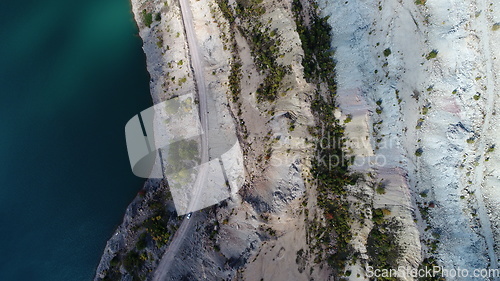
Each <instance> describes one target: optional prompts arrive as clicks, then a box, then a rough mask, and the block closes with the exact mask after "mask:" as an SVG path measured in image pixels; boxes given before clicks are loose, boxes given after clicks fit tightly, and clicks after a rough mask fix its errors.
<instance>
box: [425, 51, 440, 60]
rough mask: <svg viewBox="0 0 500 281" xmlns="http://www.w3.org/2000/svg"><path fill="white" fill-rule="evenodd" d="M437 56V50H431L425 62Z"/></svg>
mask: <svg viewBox="0 0 500 281" xmlns="http://www.w3.org/2000/svg"><path fill="white" fill-rule="evenodd" d="M437 55H438V51H437V50H432V51H431V52H430V53H429V54H428V55H427V56H426V57H425V58H426V59H427V60H430V59H434V58H436V57H437Z"/></svg>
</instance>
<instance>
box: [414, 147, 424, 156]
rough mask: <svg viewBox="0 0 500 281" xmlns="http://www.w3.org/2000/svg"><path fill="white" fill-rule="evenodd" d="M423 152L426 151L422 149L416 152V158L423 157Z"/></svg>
mask: <svg viewBox="0 0 500 281" xmlns="http://www.w3.org/2000/svg"><path fill="white" fill-rule="evenodd" d="M423 152H424V150H423V149H422V148H419V149H417V150H415V156H417V157H419V156H422V153H423Z"/></svg>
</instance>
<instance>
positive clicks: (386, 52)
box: [384, 48, 391, 57]
mask: <svg viewBox="0 0 500 281" xmlns="http://www.w3.org/2000/svg"><path fill="white" fill-rule="evenodd" d="M390 55H391V49H390V48H387V49H385V50H384V56H386V57H388V56H390Z"/></svg>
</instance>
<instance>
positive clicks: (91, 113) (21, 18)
mask: <svg viewBox="0 0 500 281" xmlns="http://www.w3.org/2000/svg"><path fill="white" fill-rule="evenodd" d="M0 22H1V25H0V38H1V39H0V128H1V130H2V131H1V133H0V159H1V161H0V280H6V281H10V280H29V281H34V280H47V281H49V280H50V281H58V280H61V281H63V280H64V281H70V280H91V279H92V278H93V276H94V272H95V268H96V266H97V264H98V262H99V258H100V256H101V254H102V251H103V249H104V246H105V243H106V240H107V239H108V238H109V237H110V236H111V235H112V233H113V230H114V229H115V228H116V226H117V225H118V224H119V223H120V222H121V219H122V216H123V214H124V212H125V208H126V206H127V205H128V203H129V202H130V201H131V200H132V199H133V197H134V196H135V194H136V193H137V191H138V190H139V189H140V188H141V186H142V184H143V179H139V178H136V177H134V176H133V174H132V173H131V171H130V167H129V163H128V158H127V150H126V146H125V137H124V126H125V123H126V122H127V121H128V119H129V118H131V117H133V116H134V115H135V114H136V113H138V112H139V111H141V110H143V109H145V108H147V107H149V106H150V105H151V98H150V96H149V90H148V80H149V76H148V74H147V73H146V69H145V57H144V55H143V53H142V50H141V41H140V38H139V37H138V36H137V29H136V26H135V24H134V22H133V18H132V14H131V12H130V4H129V2H128V0H107V1H97V0H88V1H78V3H77V2H71V1H63V0H47V1H34V0H27V1H2V3H1V4H0Z"/></svg>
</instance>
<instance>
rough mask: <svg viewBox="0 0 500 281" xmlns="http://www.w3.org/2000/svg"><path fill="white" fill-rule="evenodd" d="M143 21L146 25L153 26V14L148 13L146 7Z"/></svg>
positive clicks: (143, 11)
mask: <svg viewBox="0 0 500 281" xmlns="http://www.w3.org/2000/svg"><path fill="white" fill-rule="evenodd" d="M142 21H143V22H144V25H146V26H147V27H151V24H152V23H153V14H152V13H148V12H147V11H146V9H144V10H142Z"/></svg>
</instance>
